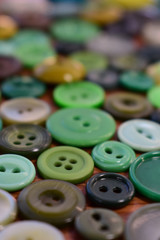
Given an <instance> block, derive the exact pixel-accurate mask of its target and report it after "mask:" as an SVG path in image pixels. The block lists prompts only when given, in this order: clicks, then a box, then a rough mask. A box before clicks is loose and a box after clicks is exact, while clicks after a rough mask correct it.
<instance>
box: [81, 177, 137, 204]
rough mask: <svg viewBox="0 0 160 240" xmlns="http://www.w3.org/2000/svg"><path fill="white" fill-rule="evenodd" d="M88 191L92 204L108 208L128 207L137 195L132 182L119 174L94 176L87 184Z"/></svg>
mask: <svg viewBox="0 0 160 240" xmlns="http://www.w3.org/2000/svg"><path fill="white" fill-rule="evenodd" d="M86 191H87V195H88V197H89V199H90V200H91V201H92V202H94V203H95V204H97V205H100V206H103V207H107V208H121V207H124V206H126V205H127V204H128V203H129V202H130V201H131V200H132V198H133V197H134V193H135V190H134V186H133V184H132V183H131V181H130V180H129V179H128V178H126V177H124V176H122V175H120V174H117V173H98V174H96V175H94V176H93V177H91V178H90V179H89V181H88V182H87V185H86Z"/></svg>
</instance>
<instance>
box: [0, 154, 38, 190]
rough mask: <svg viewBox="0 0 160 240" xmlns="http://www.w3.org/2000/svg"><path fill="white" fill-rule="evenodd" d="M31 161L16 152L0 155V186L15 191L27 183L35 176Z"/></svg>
mask: <svg viewBox="0 0 160 240" xmlns="http://www.w3.org/2000/svg"><path fill="white" fill-rule="evenodd" d="M35 175H36V171H35V167H34V165H33V163H32V162H31V161H29V160H28V159H27V158H25V157H22V156H20V155H16V154H4V155H1V156H0V188H2V189H4V190H7V191H10V192H12V191H17V190H20V189H22V188H24V187H26V186H27V185H29V184H30V183H31V182H32V181H33V180H34V178H35Z"/></svg>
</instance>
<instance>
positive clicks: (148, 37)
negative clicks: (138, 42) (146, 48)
mask: <svg viewBox="0 0 160 240" xmlns="http://www.w3.org/2000/svg"><path fill="white" fill-rule="evenodd" d="M159 26H160V21H150V22H147V23H146V24H145V25H144V26H143V29H142V36H143V38H144V40H145V41H146V42H147V43H148V44H150V45H153V46H160V40H159V36H160V30H159Z"/></svg>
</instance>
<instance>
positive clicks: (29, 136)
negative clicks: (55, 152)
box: [0, 124, 52, 159]
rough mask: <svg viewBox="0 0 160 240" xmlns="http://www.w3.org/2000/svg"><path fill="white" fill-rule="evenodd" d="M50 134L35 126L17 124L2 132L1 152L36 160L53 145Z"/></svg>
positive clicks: (0, 137)
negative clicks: (35, 158)
mask: <svg viewBox="0 0 160 240" xmlns="http://www.w3.org/2000/svg"><path fill="white" fill-rule="evenodd" d="M51 142H52V139H51V135H50V133H49V132H48V131H47V130H46V129H45V128H43V127H40V126H38V125H33V124H17V125H11V126H9V127H6V128H4V129H3V130H2V131H1V132H0V150H1V152H3V153H15V154H20V155H23V156H26V157H30V158H32V159H33V158H34V157H36V156H38V155H39V154H40V153H41V152H43V151H44V150H45V149H47V148H48V147H49V146H50V145H51Z"/></svg>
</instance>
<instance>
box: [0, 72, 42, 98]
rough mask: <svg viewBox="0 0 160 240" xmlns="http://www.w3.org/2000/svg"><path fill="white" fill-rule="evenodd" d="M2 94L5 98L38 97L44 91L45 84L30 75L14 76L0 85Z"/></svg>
mask: <svg viewBox="0 0 160 240" xmlns="http://www.w3.org/2000/svg"><path fill="white" fill-rule="evenodd" d="M1 91H2V94H3V95H4V96H5V97H7V98H17V97H40V96H42V95H43V94H44V93H45V91H46V85H45V84H44V83H42V82H39V81H38V80H36V79H34V78H32V77H30V76H15V77H11V78H9V79H8V80H6V81H5V82H4V83H2V85H1Z"/></svg>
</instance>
